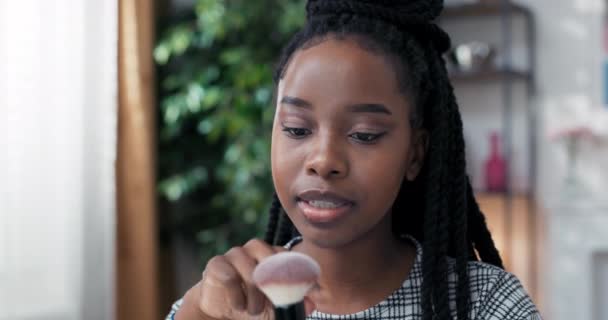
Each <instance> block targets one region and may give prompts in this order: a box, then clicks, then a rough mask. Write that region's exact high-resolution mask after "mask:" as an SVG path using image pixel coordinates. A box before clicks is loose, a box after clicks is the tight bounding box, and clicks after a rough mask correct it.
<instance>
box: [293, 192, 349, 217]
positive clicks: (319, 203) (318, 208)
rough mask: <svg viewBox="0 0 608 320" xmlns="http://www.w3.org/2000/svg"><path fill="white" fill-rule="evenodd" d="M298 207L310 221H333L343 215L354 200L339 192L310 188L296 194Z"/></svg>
mask: <svg viewBox="0 0 608 320" xmlns="http://www.w3.org/2000/svg"><path fill="white" fill-rule="evenodd" d="M297 203H298V207H299V208H300V210H301V211H302V214H303V215H304V217H305V218H306V219H307V220H308V221H310V222H312V223H329V222H334V221H337V220H339V219H340V218H342V217H343V216H345V215H346V214H347V213H348V212H349V211H350V210H351V209H352V207H353V205H354V202H353V201H352V200H350V199H348V198H346V197H344V196H342V195H340V194H337V193H334V192H331V191H323V190H318V189H311V190H307V191H304V192H302V193H300V194H299V195H298V198H297Z"/></svg>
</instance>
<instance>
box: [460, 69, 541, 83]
mask: <svg viewBox="0 0 608 320" xmlns="http://www.w3.org/2000/svg"><path fill="white" fill-rule="evenodd" d="M505 78H511V79H515V80H522V81H529V80H530V79H531V78H532V77H531V74H530V73H529V72H527V71H519V70H499V69H488V70H479V71H472V72H452V73H450V80H452V81H455V82H456V81H458V82H481V81H489V80H502V79H505Z"/></svg>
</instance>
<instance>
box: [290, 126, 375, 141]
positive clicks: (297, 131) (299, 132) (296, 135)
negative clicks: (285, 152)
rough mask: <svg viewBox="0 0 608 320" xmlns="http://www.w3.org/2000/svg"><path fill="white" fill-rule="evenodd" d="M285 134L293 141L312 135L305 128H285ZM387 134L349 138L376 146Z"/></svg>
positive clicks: (361, 134)
mask: <svg viewBox="0 0 608 320" xmlns="http://www.w3.org/2000/svg"><path fill="white" fill-rule="evenodd" d="M283 132H285V133H287V135H288V136H289V137H291V138H293V139H304V138H306V136H308V135H309V134H311V132H310V130H308V129H305V128H293V127H287V126H283ZM385 134H386V132H382V133H367V132H355V133H353V134H350V135H349V137H350V138H352V139H353V140H355V141H356V142H358V143H361V144H374V143H376V142H377V141H378V140H379V139H380V138H381V137H382V136H384V135H385Z"/></svg>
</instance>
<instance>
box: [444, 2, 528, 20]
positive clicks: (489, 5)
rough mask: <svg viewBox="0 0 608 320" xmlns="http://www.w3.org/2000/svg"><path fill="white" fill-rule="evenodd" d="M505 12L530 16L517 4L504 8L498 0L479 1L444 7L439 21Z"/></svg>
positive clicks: (488, 15)
mask: <svg viewBox="0 0 608 320" xmlns="http://www.w3.org/2000/svg"><path fill="white" fill-rule="evenodd" d="M507 11H509V12H511V14H519V15H523V16H527V17H531V16H532V12H531V11H530V10H529V9H528V8H526V7H524V6H521V5H519V4H517V3H513V2H509V3H508V4H507V5H506V6H505V5H503V4H502V3H501V2H500V1H498V0H494V1H492V0H485V1H484V0H480V2H478V3H471V4H462V5H451V6H445V8H444V9H443V14H442V15H441V16H440V19H453V18H472V17H491V16H500V15H501V14H502V13H503V12H507Z"/></svg>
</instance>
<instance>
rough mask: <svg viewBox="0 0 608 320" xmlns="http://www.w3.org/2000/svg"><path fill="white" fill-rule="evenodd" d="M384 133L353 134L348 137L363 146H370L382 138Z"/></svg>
mask: <svg viewBox="0 0 608 320" xmlns="http://www.w3.org/2000/svg"><path fill="white" fill-rule="evenodd" d="M383 135H384V133H366V132H355V133H353V134H351V135H349V137H351V138H352V139H354V140H356V141H357V142H360V143H364V144H372V143H374V142H376V141H377V140H378V139H380V137H382V136H383Z"/></svg>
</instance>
